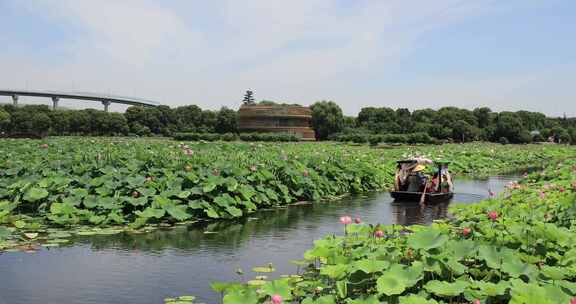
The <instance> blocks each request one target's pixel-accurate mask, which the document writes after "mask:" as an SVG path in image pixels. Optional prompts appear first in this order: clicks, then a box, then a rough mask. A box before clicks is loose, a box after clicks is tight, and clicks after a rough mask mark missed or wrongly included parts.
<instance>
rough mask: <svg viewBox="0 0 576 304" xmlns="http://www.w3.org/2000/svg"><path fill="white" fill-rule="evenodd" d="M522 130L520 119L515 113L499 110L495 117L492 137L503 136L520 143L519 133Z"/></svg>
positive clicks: (512, 141)
mask: <svg viewBox="0 0 576 304" xmlns="http://www.w3.org/2000/svg"><path fill="white" fill-rule="evenodd" d="M523 130H524V128H523V126H522V120H521V119H520V118H519V117H518V115H517V114H516V113H513V112H501V113H499V114H498V116H497V118H496V129H495V131H494V137H495V138H498V139H500V138H501V137H505V138H506V139H508V141H509V142H511V143H521V142H522V138H521V137H520V135H521V133H522V131H523ZM524 131H525V130H524Z"/></svg>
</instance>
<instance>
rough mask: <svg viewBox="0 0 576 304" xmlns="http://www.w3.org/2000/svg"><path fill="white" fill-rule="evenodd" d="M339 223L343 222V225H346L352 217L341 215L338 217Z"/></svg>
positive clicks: (350, 221)
mask: <svg viewBox="0 0 576 304" xmlns="http://www.w3.org/2000/svg"><path fill="white" fill-rule="evenodd" d="M340 223H342V224H344V225H348V224H351V223H352V218H351V217H349V216H347V215H346V216H341V217H340Z"/></svg>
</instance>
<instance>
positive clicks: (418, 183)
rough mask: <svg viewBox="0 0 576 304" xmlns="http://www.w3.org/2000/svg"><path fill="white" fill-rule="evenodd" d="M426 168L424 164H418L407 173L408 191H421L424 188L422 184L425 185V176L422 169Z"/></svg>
mask: <svg viewBox="0 0 576 304" xmlns="http://www.w3.org/2000/svg"><path fill="white" fill-rule="evenodd" d="M425 169H426V166H424V165H422V164H418V165H417V166H416V167H414V169H412V172H410V174H409V175H408V178H407V183H408V189H406V191H408V192H422V191H423V190H424V186H425V185H426V181H427V177H426V175H424V173H423V171H424V170H425Z"/></svg>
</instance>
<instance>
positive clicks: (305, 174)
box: [302, 170, 310, 177]
mask: <svg viewBox="0 0 576 304" xmlns="http://www.w3.org/2000/svg"><path fill="white" fill-rule="evenodd" d="M302 175H304V177H308V175H310V173H308V170H304V173H302Z"/></svg>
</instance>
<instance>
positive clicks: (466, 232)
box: [462, 227, 472, 236]
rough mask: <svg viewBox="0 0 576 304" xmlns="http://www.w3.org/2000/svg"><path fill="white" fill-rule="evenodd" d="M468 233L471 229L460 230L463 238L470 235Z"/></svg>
mask: <svg viewBox="0 0 576 304" xmlns="http://www.w3.org/2000/svg"><path fill="white" fill-rule="evenodd" d="M470 232H472V229H470V228H468V227H466V228H464V229H462V235H463V236H468V235H469V234H470Z"/></svg>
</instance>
